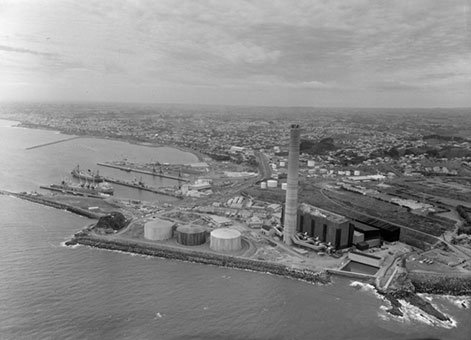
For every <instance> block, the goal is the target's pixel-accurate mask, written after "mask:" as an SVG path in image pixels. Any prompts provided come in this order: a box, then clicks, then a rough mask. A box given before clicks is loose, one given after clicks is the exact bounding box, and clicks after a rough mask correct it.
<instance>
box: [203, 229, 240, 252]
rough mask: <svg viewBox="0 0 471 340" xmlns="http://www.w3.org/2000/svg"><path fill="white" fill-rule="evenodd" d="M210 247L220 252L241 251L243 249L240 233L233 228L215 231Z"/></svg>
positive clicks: (212, 233) (212, 234)
mask: <svg viewBox="0 0 471 340" xmlns="http://www.w3.org/2000/svg"><path fill="white" fill-rule="evenodd" d="M209 247H210V248H211V249H212V250H215V251H220V252H229V251H237V250H240V249H241V248H242V243H241V234H240V231H238V230H235V229H232V228H219V229H214V230H213V231H212V232H211V237H210V245H209Z"/></svg>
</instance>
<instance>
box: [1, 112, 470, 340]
mask: <svg viewBox="0 0 471 340" xmlns="http://www.w3.org/2000/svg"><path fill="white" fill-rule="evenodd" d="M8 125H11V124H10V123H8V122H5V121H0V189H8V190H14V191H22V190H35V189H37V187H38V186H39V184H43V183H44V182H46V183H49V182H50V183H52V182H55V181H56V178H57V176H60V174H62V173H66V172H68V171H70V170H69V169H70V168H71V166H73V165H74V164H75V163H77V162H78V161H79V162H80V164H83V166H84V167H85V166H89V167H93V166H94V163H96V161H101V160H103V159H102V157H103V158H105V160H112V159H113V157H121V156H122V155H124V157H126V156H127V157H130V156H129V155H127V153H130V154H132V155H133V157H144V158H146V157H154V160H155V159H157V160H159V161H162V162H164V161H173V162H190V161H194V160H195V158H193V157H194V156H192V155H189V154H187V153H183V152H181V153H180V152H179V151H175V150H173V149H169V148H167V149H155V148H146V147H139V146H136V145H130V144H126V143H122V144H118V145H119V148H117V147H116V145H117V144H116V143H117V142H113V141H107V140H95V139H83V140H82V139H79V140H75V141H71V142H66V143H61V144H55V145H51V146H48V147H45V148H39V149H34V150H29V151H26V150H24V148H25V147H28V146H31V145H36V144H40V143H45V142H48V141H52V140H56V139H61V138H63V137H64V136H62V135H57V134H56V133H54V132H51V131H39V130H30V129H18V128H12V127H8ZM141 148H142V149H141ZM149 149H151V150H149ZM70 150H73V151H74V152H73V155H71V154H69V152H70ZM146 152H149V154H146ZM103 172H105V170H104V169H103ZM169 183H170V182H169ZM169 185H172V184H171V183H170V184H169ZM124 193H125V194H127V195H129V196H130V197H131V196H132V198H136V197H137V198H139V197H141V196H139V195H140V193H137V192H133V190H130V191H129V192H127V191H125V192H124ZM141 198H142V197H141ZM149 198H150V199H151V200H155V201H159V199H160V198H159V197H149ZM142 199H143V198H142ZM89 223H91V220H88V219H86V218H84V217H80V216H77V215H74V214H71V213H68V212H65V211H60V210H56V209H53V208H50V207H44V206H41V205H38V204H34V203H31V202H25V201H21V200H19V199H16V198H13V197H9V196H0V265H1V270H0V339H426V338H435V339H468V340H469V339H470V334H471V325H470V322H469V320H471V309H469V308H468V309H465V308H463V307H462V304H461V302H462V301H465V304H467V305H468V306H469V305H470V301H469V300H465V299H464V298H446V297H437V296H427V298H428V299H430V300H431V302H432V303H433V304H435V305H437V307H439V308H440V309H441V310H442V311H443V312H445V313H447V314H448V315H450V316H451V317H452V318H453V321H454V323H453V324H440V323H437V322H436V321H434V320H431V319H427V318H424V317H422V316H420V314H419V313H417V312H416V311H411V312H410V313H409V314H408V315H407V316H406V317H404V318H402V319H400V318H394V317H391V316H389V315H388V314H387V313H386V312H385V308H386V307H387V303H386V302H385V301H383V300H382V299H381V298H379V297H378V296H377V295H376V294H375V293H374V290H373V289H372V288H371V287H369V286H367V285H362V284H360V283H354V282H352V281H350V280H347V279H341V278H334V283H333V284H331V285H326V286H319V285H313V284H308V283H305V282H300V281H295V280H292V279H288V278H283V277H278V276H274V275H267V274H262V273H255V272H248V271H240V270H231V269H227V268H219V267H215V266H208V265H202V264H193V263H186V262H179V261H171V260H166V259H160V258H151V257H143V256H132V255H130V254H125V253H119V252H112V251H106V250H99V249H93V248H89V247H83V246H79V247H74V248H70V247H65V246H63V245H62V244H63V242H64V241H65V240H67V239H68V238H69V237H70V236H71V235H72V234H73V233H74V232H76V231H77V230H79V229H80V228H82V227H83V226H85V225H87V224H89Z"/></svg>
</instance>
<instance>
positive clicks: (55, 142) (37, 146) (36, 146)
mask: <svg viewBox="0 0 471 340" xmlns="http://www.w3.org/2000/svg"><path fill="white" fill-rule="evenodd" d="M77 138H81V137H80V136H75V137H70V138H64V139H61V140H56V141H54V142H49V143H44V144H38V145H34V146H30V147H28V148H25V150H32V149H37V148H42V147H44V146H48V145H53V144H58V143H63V142H68V141H71V140H74V139H77Z"/></svg>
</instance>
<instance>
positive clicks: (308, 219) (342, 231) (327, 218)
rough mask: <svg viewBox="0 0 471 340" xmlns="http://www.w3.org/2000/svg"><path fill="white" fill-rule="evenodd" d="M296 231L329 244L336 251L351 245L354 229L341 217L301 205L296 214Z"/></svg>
mask: <svg viewBox="0 0 471 340" xmlns="http://www.w3.org/2000/svg"><path fill="white" fill-rule="evenodd" d="M297 215H298V216H297V217H298V218H297V228H296V229H297V231H298V232H302V233H307V235H309V236H311V237H317V238H318V239H319V240H320V241H321V242H326V243H328V242H330V244H332V246H334V247H335V248H336V249H341V248H346V247H350V246H351V245H352V239H353V231H354V227H353V225H352V224H351V223H350V221H349V220H348V219H347V218H346V217H345V216H342V215H338V214H335V213H333V212H330V211H327V210H323V209H320V208H317V207H314V206H312V205H309V204H306V203H302V204H300V205H299V208H298V214H297Z"/></svg>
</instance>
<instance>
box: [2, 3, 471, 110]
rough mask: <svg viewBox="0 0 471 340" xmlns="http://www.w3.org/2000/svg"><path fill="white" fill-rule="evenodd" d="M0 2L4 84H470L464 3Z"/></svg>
mask: <svg viewBox="0 0 471 340" xmlns="http://www.w3.org/2000/svg"><path fill="white" fill-rule="evenodd" d="M2 4H4V5H3V8H2V11H0V22H2V30H1V32H0V53H5V54H13V53H15V54H18V55H22V56H23V57H21V58H19V61H18V62H15V61H14V60H13V59H11V58H7V60H5V61H0V71H1V72H2V73H3V74H6V75H7V76H8V77H5V78H8V79H10V80H11V81H12V82H13V81H14V80H15V77H16V75H18V74H22V77H23V78H24V77H27V75H29V76H30V79H31V80H32V81H33V80H35V81H37V82H38V83H41V82H49V83H51V86H54V84H56V83H57V84H59V83H60V84H62V83H66V82H67V80H68V79H73V81H76V82H77V83H79V82H82V83H87V82H92V81H93V82H97V79H99V80H100V81H99V83H100V84H103V86H108V87H109V89H110V91H111V92H112V89H113V88H118V84H117V82H122V83H121V84H119V88H120V92H119V96H118V95H117V99H121V98H122V93H123V90H122V87H123V86H124V87H125V86H127V85H129V86H137V87H138V86H143V87H149V88H152V87H155V88H161V87H171V88H174V89H177V88H178V87H179V86H180V87H182V88H183V87H185V88H191V87H192V86H193V87H195V88H196V87H198V88H199V89H202V88H207V89H208V91H210V89H215V88H217V87H220V88H224V89H226V90H227V92H226V94H227V96H228V97H231V94H230V93H229V92H230V91H231V90H236V89H237V90H238V89H240V88H242V87H247V88H256V89H259V90H261V91H262V90H266V91H268V92H270V91H275V92H276V91H279V92H276V93H277V94H280V93H281V91H284V90H285V91H286V90H287V89H289V91H290V93H291V92H292V93H294V92H295V91H299V93H300V95H299V96H293V97H292V98H293V101H297V100H299V98H300V97H301V95H304V94H305V93H306V91H317V92H318V93H320V94H323V95H325V96H327V93H329V94H330V96H331V97H329V98H336V100H339V101H341V100H344V99H343V98H347V97H342V96H338V95H336V94H338V93H340V92H339V91H343V93H345V91H351V92H352V93H355V96H356V98H358V100H361V99H362V98H365V99H366V98H368V97H369V96H370V97H371V96H375V95H376V92H377V91H382V92H384V93H385V94H387V93H390V94H393V93H396V92H397V93H399V94H400V93H404V92H407V91H409V92H410V91H412V92H413V91H422V92H423V91H424V90H423V89H428V90H427V91H430V92H433V91H438V92H440V93H445V92H447V91H448V92H450V89H453V90H457V91H458V90H463V89H464V88H465V86H467V85H468V84H469V72H468V71H469V60H471V58H469V59H468V56H470V54H471V51H470V46H471V40H470V39H471V34H470V30H469V22H470V11H469V2H463V1H462V0H450V1H446V2H441V1H428V0H415V1H407V0H396V1H390V2H388V1H376V0H374V1H373V0H350V1H344V0H331V1H321V0H297V1H295V2H293V1H289V0H257V1H249V0H246V1H244V0H240V1H230V0H217V1H216V0H201V1H192V0H187V1H185V0H182V1H173V0H159V1H150V0H148V1H146V0H143V1H131V0H128V1H126V0H116V1H113V2H106V1H102V0H95V1H93V0H90V1H86V2H79V1H58V0H51V1H50V2H45V3H44V2H43V3H39V2H35V1H31V2H28V1H26V2H16V1H4V2H2ZM2 65H3V66H2ZM23 78H22V79H23ZM5 86H6V85H5ZM4 88H5V87H4ZM406 90H407V91H406ZM124 92H125V91H124ZM131 92H132V91H130V93H131ZM208 93H209V92H208ZM71 95H72V94H71ZM273 95H274V93H273V92H270V96H273ZM270 96H269V95H267V96H266V97H263V96H261V97H260V98H261V100H264V101H268V102H269V101H270V100H272V99H271V98H270ZM275 96H276V94H275ZM283 98H288V97H283ZM326 98H327V97H326ZM151 99H152V98H149V100H151ZM129 100H130V101H132V98H129ZM286 100H288V99H286ZM332 100H334V99H332ZM345 100H347V99H345ZM404 100H405V101H408V100H410V99H409V98H406V97H404ZM463 100H464V99H463ZM470 101H471V99H470V100H469V101H468V102H470ZM345 103H346V104H347V102H345ZM291 104H296V103H291ZM334 104H335V103H334ZM338 104H339V105H341V103H338ZM470 104H471V103H470Z"/></svg>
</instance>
